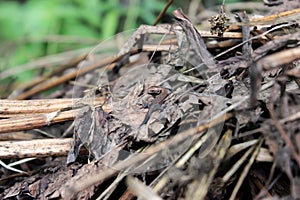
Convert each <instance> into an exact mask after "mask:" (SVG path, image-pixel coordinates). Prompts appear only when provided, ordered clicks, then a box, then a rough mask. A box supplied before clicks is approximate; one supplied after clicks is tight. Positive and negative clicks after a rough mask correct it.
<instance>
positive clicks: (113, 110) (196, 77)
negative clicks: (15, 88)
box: [0, 3, 300, 199]
mask: <svg viewBox="0 0 300 200" xmlns="http://www.w3.org/2000/svg"><path fill="white" fill-rule="evenodd" d="M276 6H278V5H276ZM279 6H281V7H280V8H281V9H283V10H282V12H281V13H279V14H277V15H274V14H272V13H270V14H269V15H267V14H266V15H265V16H264V17H262V18H257V19H252V18H251V15H248V14H247V13H246V12H240V13H237V14H236V15H235V18H236V22H234V21H232V19H230V18H229V17H228V16H227V15H226V14H225V10H224V7H222V9H221V11H220V13H219V14H218V15H216V16H214V17H211V19H210V23H211V24H212V25H213V26H214V27H213V28H212V33H211V32H210V31H203V30H199V28H196V26H194V25H193V23H192V22H191V21H190V19H189V18H188V17H187V16H186V15H185V14H184V13H183V12H182V10H180V9H178V10H175V11H174V12H173V13H174V18H175V22H174V24H163V25H157V26H155V27H154V26H145V25H143V26H141V27H140V28H139V29H138V30H137V31H136V32H135V33H134V34H133V35H131V37H130V38H129V39H128V40H127V42H126V43H125V45H123V47H122V48H120V49H118V53H116V54H115V55H111V56H108V50H107V51H104V50H103V51H102V52H101V50H100V51H97V50H99V49H98V48H95V49H94V50H93V51H92V52H90V53H89V54H87V55H85V56H81V57H80V59H75V60H72V61H70V64H69V65H68V67H66V66H65V69H67V68H68V70H66V71H65V73H63V74H61V75H60V76H53V77H51V80H47V79H44V78H43V77H41V78H40V79H39V80H36V81H35V82H34V83H35V84H28V85H24V87H23V88H22V90H20V91H19V93H18V92H16V93H15V94H17V95H15V96H14V98H15V99H19V100H0V118H1V119H0V133H1V135H0V136H1V138H2V140H8V137H9V136H10V135H14V134H15V135H16V137H17V136H18V135H17V134H16V132H17V131H19V132H21V133H22V134H24V132H25V130H26V133H27V136H30V137H31V138H29V139H31V140H30V142H31V143H30V144H31V145H28V141H26V142H25V141H9V142H8V141H1V142H0V156H1V158H2V159H5V160H4V161H6V162H12V160H13V159H15V158H24V157H35V158H37V159H39V161H44V163H43V164H40V163H34V162H32V161H31V162H32V163H27V164H23V165H22V167H21V169H16V168H14V165H6V164H5V163H4V162H1V163H2V164H1V165H2V166H4V167H5V168H3V170H2V174H1V182H2V183H3V184H4V183H7V184H8V186H7V187H2V188H3V194H2V195H1V196H0V198H1V199H9V198H21V197H22V198H23V197H25V196H26V197H28V196H29V197H30V198H38V199H55V198H63V199H97V198H98V199H117V198H118V199H135V198H139V199H245V198H248V199H262V198H274V199H276V198H278V197H284V198H293V199H297V198H300V193H299V191H300V177H299V172H300V171H299V170H300V133H299V131H300V120H299V118H300V96H299V95H300V92H299V91H300V90H299V87H300V62H299V58H300V31H299V19H300V17H299V16H300V14H299V13H300V9H299V8H297V7H293V8H290V7H285V6H287V3H284V4H280V5H279ZM293 6H295V5H294V4H293ZM284 8H286V9H285V10H284ZM278 18H279V19H278ZM103 48H104V46H103V45H102V46H101V49H103ZM76 76H77V78H76ZM75 78H76V79H75ZM71 80H72V81H73V82H69V81H71ZM74 80H75V81H74ZM61 84H64V87H63V89H61V91H57V92H55V93H53V94H51V95H50V96H49V98H52V99H39V100H34V99H37V98H39V97H40V96H39V93H40V92H41V91H45V90H48V89H50V88H52V87H54V86H57V85H61ZM58 97H61V99H60V100H58ZM28 98H32V99H31V100H22V99H28ZM55 98H57V99H56V100H55ZM53 99H54V100H53ZM33 105H34V106H33ZM13 107H17V109H12V108H13ZM24 115H25V117H24ZM33 128H34V130H31V129H33ZM9 132H11V133H13V134H10V135H9ZM36 132H41V133H43V138H44V137H53V139H44V140H41V139H37V137H36ZM72 133H73V134H72ZM22 134H21V135H20V136H18V137H19V138H21V139H22V137H24V135H23V136H22ZM60 137H61V138H60ZM72 137H73V138H72ZM54 138H55V139H54ZM71 138H72V139H71ZM58 141H59V142H60V143H59V145H58V146H59V147H58V146H57V145H54V143H55V144H57V143H58ZM53 142H54V143H53ZM70 143H72V144H71V145H70ZM52 147H53V148H55V149H52ZM25 149H26V151H25ZM53 156H56V157H53ZM42 157H47V159H42ZM31 167H33V168H34V169H33V170H30V168H31ZM9 170H14V171H16V172H18V173H19V174H17V175H15V176H22V178H18V179H17V178H15V177H14V174H10V173H9V172H8V171H9ZM12 182H15V183H13V184H12Z"/></svg>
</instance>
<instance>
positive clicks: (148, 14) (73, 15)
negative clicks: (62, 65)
mask: <svg viewBox="0 0 300 200" xmlns="http://www.w3.org/2000/svg"><path fill="white" fill-rule="evenodd" d="M237 1H238V0H230V1H226V3H230V2H237ZM190 2H191V1H185V0H175V1H174V2H173V4H172V6H171V7H170V8H169V9H168V14H170V13H171V12H172V10H174V9H176V8H178V7H182V8H183V9H184V10H185V9H186V8H188V5H189V3H190ZM221 2H222V1H221V0H215V1H211V0H210V1H209V0H206V1H203V2H202V3H203V5H206V6H212V5H220V4H221ZM166 4H167V0H165V1H163V0H7V1H3V0H2V1H1V0H0V27H1V28H0V57H1V61H0V73H1V71H4V70H6V69H9V68H11V67H13V66H18V65H20V64H24V63H27V62H30V61H32V60H34V59H36V58H38V57H42V56H46V55H52V54H56V53H59V52H64V51H68V50H73V49H79V48H83V47H87V46H92V45H97V44H98V43H99V42H100V41H101V40H103V39H107V38H109V37H111V36H113V35H114V34H116V33H118V32H122V31H123V30H130V29H134V28H137V27H138V26H139V25H140V24H149V25H151V24H153V23H154V21H155V19H156V17H157V16H158V14H159V13H160V11H161V10H162V9H163V8H164V7H165V5H166ZM167 18H168V17H165V18H164V19H167ZM35 73H36V72H35V71H34V70H27V71H26V72H22V73H21V74H16V75H15V77H14V81H17V82H22V81H24V80H28V79H30V78H32V77H33V76H35ZM5 82H6V81H3V80H2V81H1V80H0V83H1V84H3V83H5Z"/></svg>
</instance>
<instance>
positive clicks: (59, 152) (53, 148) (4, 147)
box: [0, 138, 73, 159]
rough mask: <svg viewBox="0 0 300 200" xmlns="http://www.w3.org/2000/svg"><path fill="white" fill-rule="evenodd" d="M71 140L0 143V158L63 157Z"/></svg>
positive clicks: (69, 146)
mask: <svg viewBox="0 0 300 200" xmlns="http://www.w3.org/2000/svg"><path fill="white" fill-rule="evenodd" d="M72 140H73V139H72V138H58V139H37V140H28V141H2V142H0V158H1V159H3V158H25V157H48V156H65V155H67V153H68V152H69V150H70V148H71V142H72Z"/></svg>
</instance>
